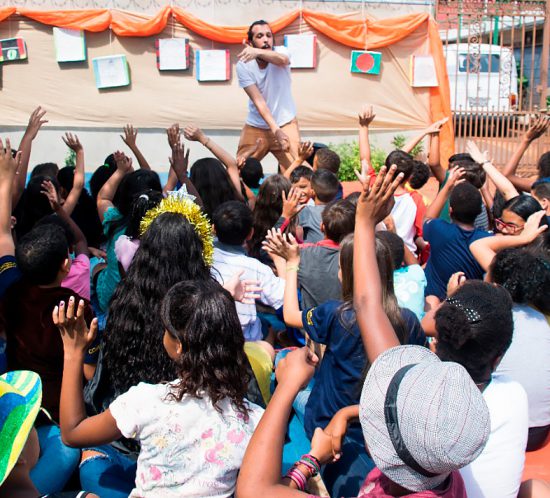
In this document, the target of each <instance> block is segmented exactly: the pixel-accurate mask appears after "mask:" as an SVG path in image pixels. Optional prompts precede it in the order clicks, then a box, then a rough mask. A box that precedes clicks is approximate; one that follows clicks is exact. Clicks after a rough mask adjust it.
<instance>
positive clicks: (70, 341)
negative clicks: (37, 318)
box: [52, 296, 97, 354]
mask: <svg viewBox="0 0 550 498" xmlns="http://www.w3.org/2000/svg"><path fill="white" fill-rule="evenodd" d="M84 308H85V304H84V301H83V300H82V299H81V300H80V301H79V302H78V307H77V309H76V312H75V298H74V297H73V296H71V297H70V298H69V304H68V305H67V306H65V302H64V301H61V302H60V303H59V306H56V307H55V308H54V309H53V313H52V319H53V323H54V324H55V325H56V326H57V328H58V329H59V332H60V333H61V340H62V341H63V349H64V350H65V354H70V353H80V354H82V353H84V352H85V351H86V349H88V346H89V345H90V344H91V343H92V342H93V340H94V339H95V336H96V334H97V318H94V319H93V320H92V323H91V324H90V328H89V329H88V326H87V325H86V321H85V320H84Z"/></svg>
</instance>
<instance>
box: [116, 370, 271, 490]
mask: <svg viewBox="0 0 550 498" xmlns="http://www.w3.org/2000/svg"><path fill="white" fill-rule="evenodd" d="M177 384H178V381H177V380H176V381H174V382H171V383H170V384H156V385H153V384H146V383H144V382H140V383H139V384H138V385H137V386H134V387H131V388H130V390H129V391H127V392H126V393H124V394H122V395H120V396H119V397H118V398H116V399H115V400H114V401H113V402H112V403H111V405H110V407H109V409H110V411H111V415H112V416H113V418H114V419H115V421H116V424H117V427H118V429H119V430H120V432H121V433H122V435H123V436H124V437H127V438H132V439H135V440H136V441H139V443H140V444H141V450H140V452H139V457H138V461H137V472H136V482H135V488H134V489H133V490H132V492H131V493H130V497H136V498H137V497H142V496H147V497H149V498H172V497H173V498H176V497H181V496H186V497H196V498H202V497H204V496H211V497H218V498H228V497H230V496H233V493H234V492H235V484H236V482H237V474H238V472H239V468H240V467H241V463H242V460H243V457H244V453H245V451H246V447H247V446H248V442H249V441H250V438H251V437H252V434H253V432H254V430H255V429H256V426H257V425H258V422H259V420H260V418H261V417H262V414H263V410H262V409H261V408H260V407H259V406H256V405H254V404H252V403H249V404H248V406H249V408H250V412H249V417H248V420H245V419H244V417H243V415H242V414H241V413H239V412H237V410H236V409H235V407H234V406H233V405H232V404H231V402H230V401H229V399H228V398H225V399H223V400H221V401H220V402H219V407H220V409H221V413H220V412H218V411H217V410H216V409H215V408H214V407H213V405H212V402H211V401H210V399H209V398H208V396H206V395H205V396H204V397H203V398H202V399H197V398H194V397H192V396H189V395H184V396H183V398H182V400H181V401H179V402H178V401H175V400H173V399H171V398H170V397H169V396H168V394H169V392H170V390H171V388H172V387H174V386H177Z"/></svg>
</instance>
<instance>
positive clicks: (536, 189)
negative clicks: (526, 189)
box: [531, 180, 550, 200]
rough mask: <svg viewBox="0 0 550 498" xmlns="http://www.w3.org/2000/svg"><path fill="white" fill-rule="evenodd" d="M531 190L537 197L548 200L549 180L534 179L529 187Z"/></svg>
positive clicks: (549, 191)
mask: <svg viewBox="0 0 550 498" xmlns="http://www.w3.org/2000/svg"><path fill="white" fill-rule="evenodd" d="M531 191H532V193H533V195H534V196H535V197H536V198H537V199H548V200H550V180H548V181H540V180H538V181H536V182H535V183H534V184H533V186H532V187H531Z"/></svg>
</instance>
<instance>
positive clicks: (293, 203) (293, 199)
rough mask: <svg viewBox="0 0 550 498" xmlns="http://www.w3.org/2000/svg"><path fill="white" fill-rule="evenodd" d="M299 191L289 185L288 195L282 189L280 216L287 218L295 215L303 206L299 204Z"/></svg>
mask: <svg viewBox="0 0 550 498" xmlns="http://www.w3.org/2000/svg"><path fill="white" fill-rule="evenodd" d="M300 196H301V192H300V190H298V189H297V188H295V187H291V188H290V191H289V192H288V197H287V195H286V193H285V191H284V190H283V193H282V197H283V211H282V213H281V216H282V217H283V218H285V219H287V220H289V219H290V218H293V217H294V216H296V215H297V214H298V213H299V212H300V211H301V210H302V209H304V208H305V204H302V205H300Z"/></svg>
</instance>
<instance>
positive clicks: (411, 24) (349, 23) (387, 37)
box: [303, 10, 429, 49]
mask: <svg viewBox="0 0 550 498" xmlns="http://www.w3.org/2000/svg"><path fill="white" fill-rule="evenodd" d="M303 18H304V21H306V22H307V23H308V24H309V25H310V26H311V27H312V28H314V29H315V30H317V31H320V32H321V33H323V34H324V35H326V36H328V37H329V38H332V39H333V40H335V41H337V42H339V43H341V44H342V45H347V46H348V47H352V48H359V49H361V48H365V46H368V48H369V49H376V48H383V47H387V46H388V45H392V44H393V43H397V42H398V41H399V40H402V39H403V38H405V37H407V36H408V35H410V34H411V33H412V32H413V31H415V30H416V29H418V28H419V27H420V26H421V25H422V23H424V22H426V21H427V20H428V18H429V16H428V14H412V15H407V16H401V17H392V18H390V19H381V20H374V19H367V20H366V21H363V20H362V19H360V20H357V19H342V18H341V17H339V16H335V15H331V14H325V13H324V12H312V11H309V10H305V11H304V12H303ZM365 26H366V29H365Z"/></svg>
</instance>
